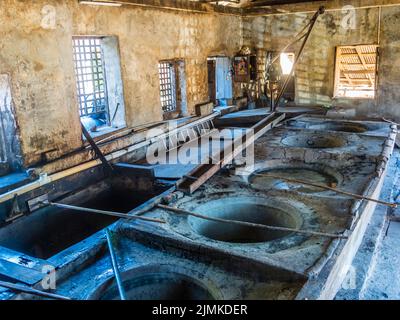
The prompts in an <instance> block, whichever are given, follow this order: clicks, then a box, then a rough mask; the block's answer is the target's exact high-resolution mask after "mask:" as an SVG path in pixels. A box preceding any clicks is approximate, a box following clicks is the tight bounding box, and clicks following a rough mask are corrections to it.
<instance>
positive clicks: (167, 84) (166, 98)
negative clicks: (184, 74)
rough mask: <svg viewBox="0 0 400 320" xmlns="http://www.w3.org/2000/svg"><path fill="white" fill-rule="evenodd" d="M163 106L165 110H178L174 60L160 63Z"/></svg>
mask: <svg viewBox="0 0 400 320" xmlns="http://www.w3.org/2000/svg"><path fill="white" fill-rule="evenodd" d="M159 74H160V98H161V108H162V110H163V111H164V112H172V111H175V110H176V82H175V69H174V64H173V63H172V62H168V61H167V62H160V63H159Z"/></svg>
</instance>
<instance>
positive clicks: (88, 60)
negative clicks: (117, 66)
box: [73, 37, 110, 126]
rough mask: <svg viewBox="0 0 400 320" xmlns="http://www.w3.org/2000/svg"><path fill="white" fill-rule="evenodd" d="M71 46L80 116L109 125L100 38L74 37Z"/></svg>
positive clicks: (99, 123)
mask: <svg viewBox="0 0 400 320" xmlns="http://www.w3.org/2000/svg"><path fill="white" fill-rule="evenodd" d="M73 48H74V63H75V72H76V80H77V81H76V84H77V92H78V99H79V113H80V116H81V118H83V117H86V118H92V119H95V120H96V121H97V122H98V123H97V126H101V125H110V123H109V122H110V120H109V106H108V101H107V85H106V77H105V68H104V57H103V52H102V47H101V38H100V37H74V38H73Z"/></svg>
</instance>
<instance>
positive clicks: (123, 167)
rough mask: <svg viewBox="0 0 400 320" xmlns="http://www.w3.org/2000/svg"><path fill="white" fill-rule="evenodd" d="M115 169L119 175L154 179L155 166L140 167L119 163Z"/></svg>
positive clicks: (115, 165)
mask: <svg viewBox="0 0 400 320" xmlns="http://www.w3.org/2000/svg"><path fill="white" fill-rule="evenodd" d="M114 169H115V171H116V172H117V173H121V174H124V175H134V176H141V177H148V178H152V179H154V177H155V174H154V166H151V165H139V164H130V163H122V162H120V163H117V164H114Z"/></svg>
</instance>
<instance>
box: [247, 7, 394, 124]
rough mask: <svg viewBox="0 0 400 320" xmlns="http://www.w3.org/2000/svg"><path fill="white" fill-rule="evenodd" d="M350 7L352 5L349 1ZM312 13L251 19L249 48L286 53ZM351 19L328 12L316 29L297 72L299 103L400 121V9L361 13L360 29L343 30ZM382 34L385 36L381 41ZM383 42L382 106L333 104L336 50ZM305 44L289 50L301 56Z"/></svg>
mask: <svg viewBox="0 0 400 320" xmlns="http://www.w3.org/2000/svg"><path fill="white" fill-rule="evenodd" d="M346 4H351V2H347V3H346ZM311 16H312V13H308V14H305V13H296V14H286V15H274V16H260V17H246V18H244V21H243V36H244V44H245V45H249V46H251V47H255V48H258V49H262V50H275V51H280V50H282V49H283V48H284V47H285V46H286V45H287V44H288V43H289V42H291V41H292V40H293V38H294V36H295V35H296V33H297V32H299V31H300V30H301V29H302V28H303V27H304V26H305V24H306V22H307V21H308V19H309V18H310V17H311ZM344 17H345V14H344V13H342V12H341V11H340V10H339V11H332V12H326V13H325V14H324V15H323V16H321V17H320V18H319V20H318V22H317V24H316V25H315V28H314V30H313V32H312V35H311V36H310V39H309V42H308V43H307V45H306V48H305V51H304V53H303V56H302V57H301V60H300V62H299V65H298V66H297V68H296V71H295V72H296V101H297V102H298V103H310V104H322V105H332V106H343V107H346V108H354V109H355V114H356V115H357V116H387V117H390V118H393V119H396V120H397V121H399V120H400V109H399V108H398V101H399V100H400V91H399V90H398V86H399V85H400V73H399V68H398V63H399V62H400V61H399V60H400V55H399V53H400V35H399V32H398V26H399V24H400V7H384V8H382V13H381V28H379V8H369V9H357V10H356V16H355V17H356V20H355V21H356V24H355V28H354V29H348V28H344V27H343V26H342V21H343V18H344ZM378 34H379V36H378ZM378 38H380V51H381V58H380V64H379V68H380V71H379V76H378V78H379V79H378V81H379V90H378V101H375V100H368V99H333V90H334V69H335V48H336V46H341V45H356V44H377V43H378ZM298 48H299V44H298V45H296V46H294V47H292V48H289V49H288V50H293V51H294V52H297V50H298Z"/></svg>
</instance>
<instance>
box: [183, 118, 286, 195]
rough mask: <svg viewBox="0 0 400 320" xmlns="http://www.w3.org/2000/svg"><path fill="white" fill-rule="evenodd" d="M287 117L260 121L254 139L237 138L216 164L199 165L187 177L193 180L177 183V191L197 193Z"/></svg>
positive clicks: (188, 179) (256, 125)
mask: <svg viewBox="0 0 400 320" xmlns="http://www.w3.org/2000/svg"><path fill="white" fill-rule="evenodd" d="M285 116H286V115H285V114H276V113H272V114H270V115H269V116H267V117H266V118H264V119H263V120H261V121H259V122H258V123H257V124H255V125H254V126H253V127H252V128H251V129H250V130H252V131H253V133H254V135H253V136H252V138H250V139H246V140H245V141H244V142H243V138H245V137H246V136H245V135H244V134H243V135H241V136H239V137H237V138H235V139H234V140H233V141H232V143H231V144H229V145H228V146H227V147H226V148H225V149H224V150H223V151H222V152H221V153H220V155H219V158H218V159H219V160H218V161H217V162H216V163H211V164H202V165H199V166H198V167H196V168H195V169H193V170H192V171H191V172H190V173H189V174H188V175H187V176H189V177H191V178H188V177H183V178H182V179H180V180H179V181H178V182H177V189H178V190H180V191H183V192H185V193H189V194H192V193H193V192H195V191H196V190H197V189H198V188H199V187H200V186H201V185H203V184H204V183H205V182H206V181H207V180H209V179H210V178H211V177H212V176H214V175H215V174H216V173H217V172H218V171H219V170H220V169H221V168H223V167H224V166H225V165H226V164H227V163H230V162H231V161H232V160H233V159H234V158H235V157H236V156H237V155H238V154H239V153H240V152H242V151H243V150H245V149H246V148H247V147H248V146H249V145H250V144H252V143H254V141H255V140H257V139H258V138H259V137H260V136H262V135H263V134H264V133H265V132H267V131H268V130H270V129H271V128H273V127H274V126H275V125H276V124H277V123H279V122H281V121H282V120H283V119H284V118H285ZM239 142H240V143H239ZM234 146H236V147H234ZM232 147H233V148H232ZM193 178H195V179H193Z"/></svg>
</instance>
